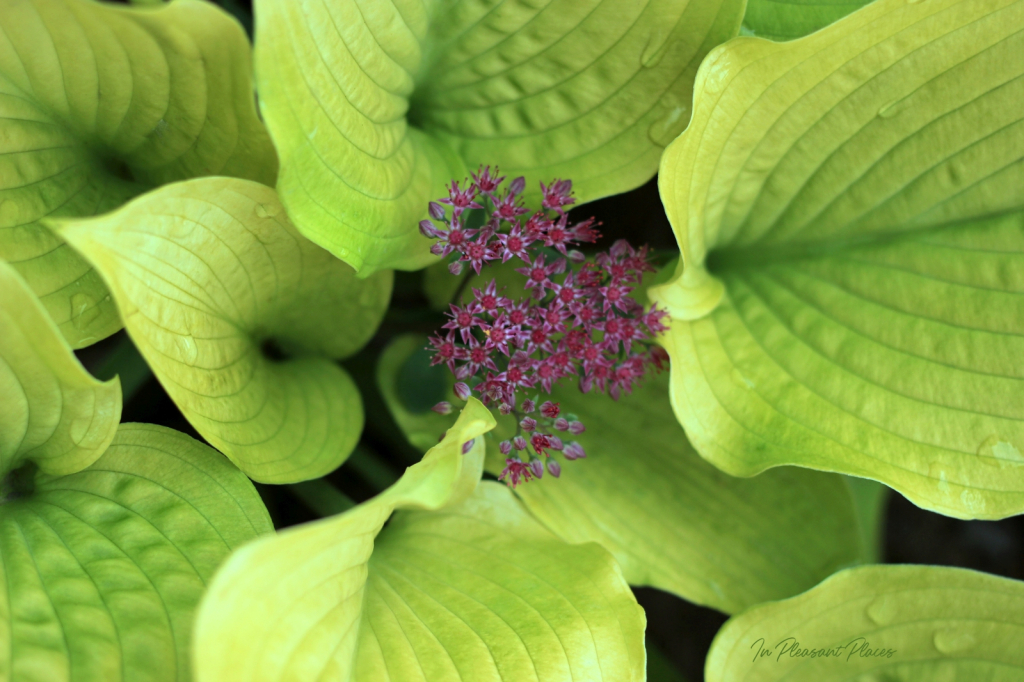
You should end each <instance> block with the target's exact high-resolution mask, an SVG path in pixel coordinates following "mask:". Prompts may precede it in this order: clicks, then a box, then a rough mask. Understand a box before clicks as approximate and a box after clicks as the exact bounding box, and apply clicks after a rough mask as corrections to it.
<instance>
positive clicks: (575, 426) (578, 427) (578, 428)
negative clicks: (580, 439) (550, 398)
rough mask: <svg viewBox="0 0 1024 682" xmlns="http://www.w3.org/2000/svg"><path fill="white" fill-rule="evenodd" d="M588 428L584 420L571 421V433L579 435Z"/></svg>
mask: <svg viewBox="0 0 1024 682" xmlns="http://www.w3.org/2000/svg"><path fill="white" fill-rule="evenodd" d="M586 430H587V427H586V426H584V425H583V422H576V421H572V422H569V433H571V434H572V435H574V436H578V435H580V434H581V433H583V432H584V431H586Z"/></svg>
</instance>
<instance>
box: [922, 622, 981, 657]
mask: <svg viewBox="0 0 1024 682" xmlns="http://www.w3.org/2000/svg"><path fill="white" fill-rule="evenodd" d="M932 642H933V643H934V644H935V648H936V649H938V650H939V651H941V652H942V653H944V654H957V653H961V652H964V651H967V650H968V649H970V648H971V647H973V646H974V645H975V644H976V643H977V640H975V638H974V635H972V634H971V633H969V632H965V631H963V630H955V629H952V628H951V629H948V630H939V631H938V632H936V633H935V637H934V638H933V639H932Z"/></svg>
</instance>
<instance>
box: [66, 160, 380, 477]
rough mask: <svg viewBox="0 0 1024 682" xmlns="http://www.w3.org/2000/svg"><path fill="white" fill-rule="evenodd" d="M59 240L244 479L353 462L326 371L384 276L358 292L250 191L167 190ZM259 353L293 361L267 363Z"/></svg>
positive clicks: (354, 414) (368, 311) (342, 408)
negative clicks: (272, 349)
mask: <svg viewBox="0 0 1024 682" xmlns="http://www.w3.org/2000/svg"><path fill="white" fill-rule="evenodd" d="M59 230H60V233H61V235H62V236H63V237H64V238H65V239H67V240H68V241H69V242H70V243H71V244H72V245H73V246H74V247H75V248H76V249H77V250H78V251H80V252H81V253H83V254H84V255H85V256H86V257H87V258H88V259H89V261H90V262H91V263H92V264H93V265H94V266H95V267H96V269H97V270H98V271H99V272H100V273H101V274H102V275H103V278H104V280H105V281H106V283H107V285H108V286H109V287H110V290H111V292H112V293H113V295H114V300H115V301H116V302H117V305H118V308H119V310H120V312H121V317H122V319H124V320H125V323H126V327H127V329H128V333H129V334H130V335H131V337H132V340H133V341H134V342H135V345H136V346H137V347H138V348H139V351H140V352H141V353H142V355H143V357H145V358H146V361H147V362H148V363H149V366H150V367H151V368H152V370H153V373H154V374H156V376H157V378H158V379H160V381H161V383H162V384H163V385H164V387H165V388H166V390H167V392H168V394H169V395H170V396H171V398H172V399H173V400H174V402H175V403H176V404H177V405H178V407H179V408H180V409H181V411H182V413H183V414H184V415H185V417H186V418H187V419H188V420H189V421H190V422H191V423H192V425H193V426H195V428H196V430H197V431H199V433H201V434H202V435H203V437H204V438H206V440H208V441H209V442H210V443H211V444H212V445H214V446H215V447H216V448H218V449H219V450H221V451H222V452H223V453H224V454H226V455H227V456H228V457H229V458H230V459H231V460H232V461H233V462H235V463H236V464H237V465H238V466H239V468H241V469H242V471H244V472H245V473H246V474H248V475H249V476H250V477H251V478H254V479H256V480H259V481H263V482H267V483H284V482H293V481H297V480H303V479H310V478H316V477H319V476H322V475H323V474H325V473H327V472H329V471H332V470H333V469H335V468H336V467H337V466H338V465H340V464H341V463H342V462H343V461H344V460H345V458H346V457H347V456H348V455H349V453H350V452H351V451H352V448H353V447H354V446H355V443H356V441H357V440H358V438H359V433H360V431H361V430H362V425H363V409H362V402H361V399H360V397H359V392H358V390H357V389H356V386H355V384H354V383H353V381H352V379H351V378H350V377H349V375H348V373H347V372H345V370H343V369H342V368H341V367H340V366H338V365H337V364H336V363H334V362H333V361H332V360H331V359H332V358H341V357H345V356H347V355H350V354H351V353H354V352H355V351H356V350H358V349H359V348H360V347H361V346H362V345H363V344H364V343H366V341H367V340H368V339H369V338H370V337H371V336H372V335H373V332H374V330H375V329H376V328H377V325H378V324H379V323H380V320H381V318H382V317H383V314H384V310H385V308H386V307H387V302H388V298H389V296H390V293H391V280H392V275H391V273H390V272H381V273H379V274H377V275H375V276H373V277H371V278H369V279H365V280H359V279H357V278H356V276H355V272H354V271H353V270H352V268H350V267H349V266H348V265H346V264H345V263H342V262H341V261H339V260H337V259H336V258H334V257H333V256H331V255H330V254H329V253H327V252H326V251H324V250H323V249H321V248H320V247H318V246H316V245H315V244H313V243H312V242H310V241H308V240H306V239H305V238H304V237H302V236H301V235H299V234H298V232H296V230H295V228H294V227H292V225H291V223H290V222H289V221H288V218H287V217H286V216H285V213H284V209H283V208H282V207H281V204H280V203H279V202H278V200H277V195H276V193H275V192H274V190H272V189H270V188H269V187H266V186H264V185H260V184H257V183H255V182H250V181H246V180H236V179H230V178H205V179H198V180H190V181H187V182H183V183H177V184H173V185H167V186H165V187H162V188H160V189H158V190H155V191H153V192H150V193H148V194H146V195H145V196H143V197H139V198H138V199H136V200H134V201H132V202H131V203H129V204H128V205H126V206H124V207H122V208H121V209H119V210H117V211H115V212H114V213H110V214H108V215H105V216H102V217H98V218H93V219H90V220H81V221H69V222H66V223H62V224H61V225H60V226H59ZM267 341H273V342H276V343H278V344H279V345H281V346H282V347H284V348H286V349H287V350H289V351H292V352H294V353H295V354H296V357H295V358H293V359H289V360H286V361H279V362H278V361H274V360H272V359H270V358H269V357H267V356H265V355H264V353H263V350H262V348H263V344H264V343H265V342H267Z"/></svg>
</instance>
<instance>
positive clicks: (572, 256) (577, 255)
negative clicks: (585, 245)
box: [569, 249, 587, 265]
mask: <svg viewBox="0 0 1024 682" xmlns="http://www.w3.org/2000/svg"><path fill="white" fill-rule="evenodd" d="M569 260H571V261H572V262H573V263H575V264H576V265H579V264H580V263H583V262H586V260H587V254H585V253H583V252H582V251H579V250H577V249H569Z"/></svg>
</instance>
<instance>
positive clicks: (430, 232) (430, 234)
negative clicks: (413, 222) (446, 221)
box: [420, 220, 444, 239]
mask: <svg viewBox="0 0 1024 682" xmlns="http://www.w3.org/2000/svg"><path fill="white" fill-rule="evenodd" d="M420 234H422V235H423V236H424V237H427V238H429V239H440V238H441V237H443V236H444V232H442V231H441V230H439V229H437V226H436V225H434V223H432V222H430V221H429V220H421V221H420Z"/></svg>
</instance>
